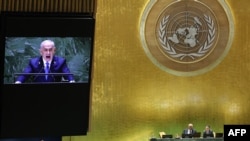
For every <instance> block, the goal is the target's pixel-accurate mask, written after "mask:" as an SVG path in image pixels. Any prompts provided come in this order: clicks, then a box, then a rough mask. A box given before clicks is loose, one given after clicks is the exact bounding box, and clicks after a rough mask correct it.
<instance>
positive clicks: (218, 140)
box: [150, 138, 224, 141]
mask: <svg viewBox="0 0 250 141" xmlns="http://www.w3.org/2000/svg"><path fill="white" fill-rule="evenodd" d="M150 141H224V138H182V139H174V138H172V139H169V138H164V139H160V138H151V139H150Z"/></svg>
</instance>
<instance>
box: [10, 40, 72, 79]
mask: <svg viewBox="0 0 250 141" xmlns="http://www.w3.org/2000/svg"><path fill="white" fill-rule="evenodd" d="M39 51H40V54H41V56H39V57H35V58H32V59H30V61H29V64H28V66H27V67H26V68H25V69H24V71H23V73H22V74H21V75H19V76H18V77H17V79H16V81H15V83H16V84H20V83H24V82H25V81H27V80H28V79H29V78H30V77H33V79H32V82H62V81H66V82H70V83H72V82H75V80H74V77H73V75H72V74H70V70H69V68H68V66H67V63H66V59H65V58H62V57H59V56H56V55H55V51H56V47H55V43H54V41H52V40H44V41H43V42H41V44H40V49H39ZM32 73H33V74H32Z"/></svg>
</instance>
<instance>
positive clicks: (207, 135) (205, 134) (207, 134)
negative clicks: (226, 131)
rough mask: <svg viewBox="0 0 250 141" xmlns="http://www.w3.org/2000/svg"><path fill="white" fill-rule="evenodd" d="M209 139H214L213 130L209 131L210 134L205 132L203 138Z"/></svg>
mask: <svg viewBox="0 0 250 141" xmlns="http://www.w3.org/2000/svg"><path fill="white" fill-rule="evenodd" d="M207 137H214V132H213V131H212V130H209V131H208V132H206V131H203V138H207Z"/></svg>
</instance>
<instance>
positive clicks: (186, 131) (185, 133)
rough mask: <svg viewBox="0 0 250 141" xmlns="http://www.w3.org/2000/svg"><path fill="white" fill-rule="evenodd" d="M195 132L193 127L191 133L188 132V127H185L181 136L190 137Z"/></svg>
mask: <svg viewBox="0 0 250 141" xmlns="http://www.w3.org/2000/svg"><path fill="white" fill-rule="evenodd" d="M195 133H196V130H195V129H193V130H192V132H191V134H188V129H185V130H183V132H182V138H192V137H193V135H194V134H195Z"/></svg>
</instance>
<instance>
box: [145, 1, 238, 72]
mask: <svg viewBox="0 0 250 141" xmlns="http://www.w3.org/2000/svg"><path fill="white" fill-rule="evenodd" d="M140 24H141V25H140V36H141V41H142V45H143V48H144V51H145V52H146V54H147V56H148V57H149V58H150V60H151V61H152V62H153V63H154V64H155V65H156V66H158V67H159V68H161V69H162V70H165V71H166V72H168V73H171V74H174V75H177V76H194V75H199V74H203V73H205V72H207V71H209V70H211V69H213V68H214V67H215V66H217V65H218V64H219V63H220V62H221V61H222V59H223V58H224V57H225V56H226V54H227V52H228V51H229V49H230V47H231V43H232V39H233V33H234V25H233V18H232V15H231V12H230V9H229V8H228V6H227V3H226V2H225V0H150V2H149V3H148V4H147V6H146V7H145V10H144V12H143V15H142V18H141V23H140Z"/></svg>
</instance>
